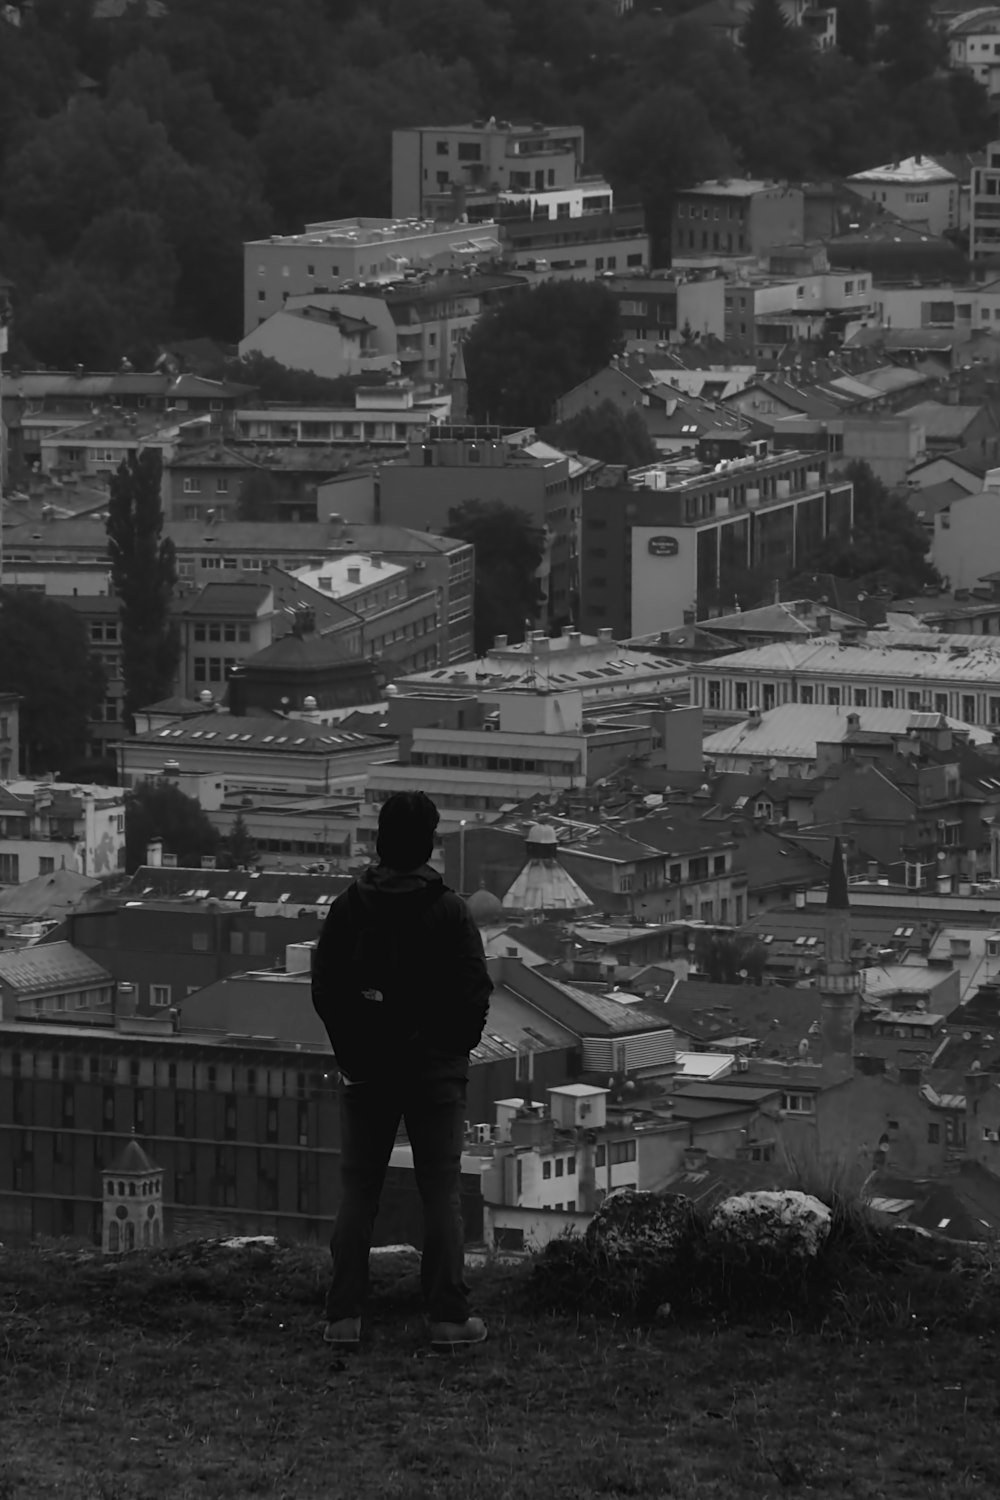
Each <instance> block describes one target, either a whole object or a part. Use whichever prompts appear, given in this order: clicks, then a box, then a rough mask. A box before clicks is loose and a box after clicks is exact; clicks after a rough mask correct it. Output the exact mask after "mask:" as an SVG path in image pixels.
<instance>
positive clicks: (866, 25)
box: [837, 0, 875, 64]
mask: <svg viewBox="0 0 1000 1500" xmlns="http://www.w3.org/2000/svg"><path fill="white" fill-rule="evenodd" d="M874 42H875V14H874V11H873V10H872V4H871V0H837V46H838V47H839V48H840V50H841V52H843V54H844V56H845V57H849V58H851V59H852V60H853V61H854V62H856V63H861V64H864V63H867V61H868V59H869V58H870V57H871V52H872V47H873V45H874Z"/></svg>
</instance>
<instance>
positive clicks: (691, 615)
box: [684, 609, 696, 625]
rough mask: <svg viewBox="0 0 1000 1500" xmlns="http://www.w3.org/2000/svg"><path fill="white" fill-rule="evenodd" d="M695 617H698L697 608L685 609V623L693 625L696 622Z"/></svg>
mask: <svg viewBox="0 0 1000 1500" xmlns="http://www.w3.org/2000/svg"><path fill="white" fill-rule="evenodd" d="M695 619H696V611H695V610H693V609H686V610H685V611H684V624H685V625H693V624H694V622H695Z"/></svg>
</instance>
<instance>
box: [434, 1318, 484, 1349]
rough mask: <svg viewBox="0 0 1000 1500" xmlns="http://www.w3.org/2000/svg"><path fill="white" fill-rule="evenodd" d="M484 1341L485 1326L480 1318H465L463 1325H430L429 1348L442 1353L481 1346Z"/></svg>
mask: <svg viewBox="0 0 1000 1500" xmlns="http://www.w3.org/2000/svg"><path fill="white" fill-rule="evenodd" d="M485 1339H486V1324H485V1323H484V1322H483V1320H482V1318H466V1320H465V1322H464V1323H432V1324H431V1348H432V1349H437V1350H438V1351H440V1352H442V1353H447V1352H449V1351H450V1350H452V1349H465V1348H466V1347H467V1346H468V1345H469V1344H482V1343H483V1342H484V1341H485Z"/></svg>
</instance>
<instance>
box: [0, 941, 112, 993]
mask: <svg viewBox="0 0 1000 1500" xmlns="http://www.w3.org/2000/svg"><path fill="white" fill-rule="evenodd" d="M113 982H114V981H113V980H112V977H111V975H110V974H109V973H108V971H107V969H105V968H102V966H101V965H100V964H99V963H96V962H95V960H94V959H92V958H89V957H88V956H87V954H86V953H81V952H80V951H79V949H78V948H74V947H73V944H72V943H64V942H59V943H33V944H32V945H31V946H30V947H27V948H11V949H8V950H7V952H5V953H0V984H4V985H9V986H10V988H11V989H12V990H16V991H17V992H18V994H19V995H20V996H23V997H24V998H25V999H30V998H31V997H32V996H34V995H43V994H46V995H47V994H53V993H59V992H60V991H61V992H66V991H68V990H74V989H80V988H91V987H98V986H100V987H103V986H105V985H109V984H112V983H113Z"/></svg>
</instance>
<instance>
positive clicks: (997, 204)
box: [969, 140, 1000, 263]
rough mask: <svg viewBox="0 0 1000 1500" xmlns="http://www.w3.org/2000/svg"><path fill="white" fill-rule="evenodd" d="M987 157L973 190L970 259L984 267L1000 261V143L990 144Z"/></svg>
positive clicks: (978, 168) (975, 172)
mask: <svg viewBox="0 0 1000 1500" xmlns="http://www.w3.org/2000/svg"><path fill="white" fill-rule="evenodd" d="M984 156H985V160H984V162H983V164H982V165H981V166H975V167H973V169H972V181H971V184H970V188H969V259H970V260H971V261H973V262H976V261H979V262H981V263H982V262H992V261H995V260H1000V140H996V141H990V142H989V144H988V145H987V147H986V150H985V153H984Z"/></svg>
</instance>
